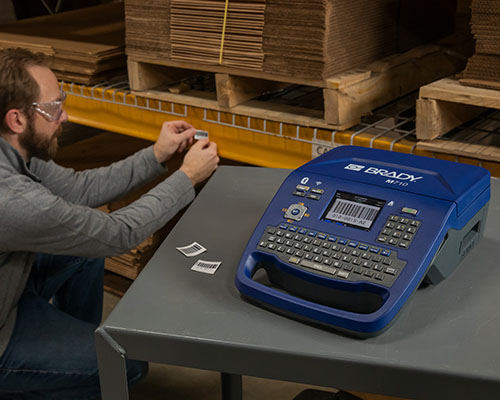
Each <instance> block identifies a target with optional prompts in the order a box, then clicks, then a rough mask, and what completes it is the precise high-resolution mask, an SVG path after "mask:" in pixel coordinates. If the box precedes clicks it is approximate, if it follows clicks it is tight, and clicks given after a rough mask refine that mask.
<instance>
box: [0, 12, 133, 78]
mask: <svg viewBox="0 0 500 400" xmlns="http://www.w3.org/2000/svg"><path fill="white" fill-rule="evenodd" d="M124 36H125V21H124V10H123V3H110V4H105V5H100V6H95V7H88V8H84V9H80V10H75V11H67V12H63V13H59V14H54V15H48V16H43V17H36V18H28V19H24V20H20V21H16V22H12V23H8V24H4V25H0V48H8V47H23V48H27V49H29V50H32V51H35V52H41V53H43V54H45V55H47V56H48V57H49V59H50V62H51V68H52V69H53V71H54V72H55V74H56V76H57V77H58V79H61V80H65V81H70V82H77V83H84V84H95V83H98V82H102V81H103V80H105V79H107V78H110V77H114V76H116V75H118V74H120V73H124V72H125V70H126V69H125V68H126V59H125V38H124Z"/></svg>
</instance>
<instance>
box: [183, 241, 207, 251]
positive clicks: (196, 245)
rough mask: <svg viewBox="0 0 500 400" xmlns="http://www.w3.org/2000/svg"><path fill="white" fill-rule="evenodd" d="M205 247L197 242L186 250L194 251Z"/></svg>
mask: <svg viewBox="0 0 500 400" xmlns="http://www.w3.org/2000/svg"><path fill="white" fill-rule="evenodd" d="M202 248H203V247H201V246H200V245H199V244H197V243H195V244H193V245H192V246H191V247H188V248H185V249H184V251H185V252H186V253H194V252H195V251H198V250H201V249H202Z"/></svg>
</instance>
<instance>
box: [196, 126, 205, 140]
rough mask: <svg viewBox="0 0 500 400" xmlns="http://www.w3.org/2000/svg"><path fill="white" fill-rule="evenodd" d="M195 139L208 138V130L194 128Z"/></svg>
mask: <svg viewBox="0 0 500 400" xmlns="http://www.w3.org/2000/svg"><path fill="white" fill-rule="evenodd" d="M194 138H195V139H196V140H199V139H208V131H202V130H201V129H196V133H195V135H194Z"/></svg>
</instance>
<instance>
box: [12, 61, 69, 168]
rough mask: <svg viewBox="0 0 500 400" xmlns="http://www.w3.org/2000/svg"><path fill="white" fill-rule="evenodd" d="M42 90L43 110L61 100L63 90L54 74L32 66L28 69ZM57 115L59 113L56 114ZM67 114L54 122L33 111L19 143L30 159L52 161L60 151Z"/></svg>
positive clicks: (64, 113)
mask: <svg viewBox="0 0 500 400" xmlns="http://www.w3.org/2000/svg"><path fill="white" fill-rule="evenodd" d="M28 71H29V72H30V73H31V75H32V76H33V78H34V79H35V80H36V81H37V83H38V86H39V88H40V96H39V99H38V101H37V103H38V104H40V105H41V106H42V108H43V105H44V104H50V103H53V102H54V101H57V100H61V90H60V88H59V84H58V82H57V78H56V77H55V75H54V73H53V72H52V71H51V70H50V69H49V68H46V67H40V66H32V67H29V68H28ZM55 115H57V113H56V114H55ZM67 118H68V116H67V114H66V112H64V111H63V112H62V113H61V114H60V115H59V118H57V119H55V120H53V119H52V118H48V117H47V116H46V115H44V114H43V112H38V111H36V110H33V113H32V116H31V117H29V116H28V121H27V127H26V129H25V131H24V132H23V134H22V135H21V136H20V137H19V143H20V144H21V146H23V148H24V149H25V150H26V151H27V153H28V155H29V157H30V158H31V157H37V158H41V159H42V160H50V159H52V158H54V157H55V155H56V153H57V149H58V139H57V138H58V136H60V135H61V133H62V125H61V124H62V123H63V122H65V121H67Z"/></svg>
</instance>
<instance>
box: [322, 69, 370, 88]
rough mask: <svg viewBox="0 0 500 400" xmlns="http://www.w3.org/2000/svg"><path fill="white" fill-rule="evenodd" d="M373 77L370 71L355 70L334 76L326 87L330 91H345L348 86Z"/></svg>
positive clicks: (327, 81) (328, 80)
mask: <svg viewBox="0 0 500 400" xmlns="http://www.w3.org/2000/svg"><path fill="white" fill-rule="evenodd" d="M371 75H372V72H371V71H370V70H365V69H354V70H352V71H347V72H345V73H342V74H339V75H336V76H332V77H331V78H328V79H327V80H326V87H327V88H328V89H343V88H345V87H347V86H351V85H354V84H356V83H359V82H362V81H364V80H366V79H369V78H370V77H371Z"/></svg>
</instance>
